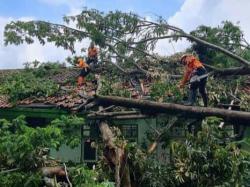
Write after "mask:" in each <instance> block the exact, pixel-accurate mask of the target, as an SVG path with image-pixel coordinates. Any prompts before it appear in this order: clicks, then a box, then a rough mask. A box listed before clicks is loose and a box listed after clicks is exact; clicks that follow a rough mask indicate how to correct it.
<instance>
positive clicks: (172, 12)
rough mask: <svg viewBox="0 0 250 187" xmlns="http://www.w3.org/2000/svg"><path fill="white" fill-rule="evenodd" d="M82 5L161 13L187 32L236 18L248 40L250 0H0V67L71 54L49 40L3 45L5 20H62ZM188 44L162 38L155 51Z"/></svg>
mask: <svg viewBox="0 0 250 187" xmlns="http://www.w3.org/2000/svg"><path fill="white" fill-rule="evenodd" d="M84 7H88V8H95V9H98V10H101V11H104V12H108V11H112V10H121V11H124V12H130V11H132V12H135V13H137V14H139V15H141V16H144V17H149V18H152V19H153V18H155V17H156V16H162V17H163V18H165V19H166V20H167V21H168V22H169V23H170V24H172V25H175V26H178V27H181V28H182V29H184V30H185V31H187V32H190V31H191V30H194V29H195V28H196V27H197V26H199V25H208V26H217V25H219V24H220V23H221V21H225V20H229V21H232V22H233V23H237V22H239V26H240V27H241V29H242V30H243V32H244V34H245V37H246V39H247V40H248V41H249V42H250V24H249V20H250V11H249V10H248V9H249V7H250V0H0V69H15V68H22V67H23V63H25V62H31V61H34V60H39V61H43V62H45V61H61V62H62V61H64V59H65V58H66V57H68V56H70V55H72V54H71V53H70V52H69V51H65V50H63V49H62V48H56V47H55V46H53V44H46V45H44V46H42V45H40V44H39V43H37V42H36V43H34V44H32V45H27V44H23V45H19V46H14V45H9V46H4V37H3V32H4V26H5V25H6V24H7V23H9V22H10V21H13V20H22V21H29V20H45V21H50V22H55V23H62V17H63V16H64V15H76V14H78V13H80V12H81V9H82V8H84ZM79 45H83V46H87V45H88V44H87V43H86V42H85V43H83V44H79ZM189 45H190V44H189V43H188V42H187V41H185V40H182V41H181V42H177V43H172V44H169V42H168V41H166V40H162V41H160V42H159V43H158V44H157V49H156V51H157V52H158V53H159V54H161V55H171V54H173V53H174V52H177V51H182V50H184V49H185V48H186V47H188V46H189ZM79 48H80V46H79Z"/></svg>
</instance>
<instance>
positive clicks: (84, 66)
mask: <svg viewBox="0 0 250 187" xmlns="http://www.w3.org/2000/svg"><path fill="white" fill-rule="evenodd" d="M78 67H80V68H81V72H80V75H79V76H78V80H77V85H78V86H79V87H80V86H82V85H84V84H85V81H86V80H85V77H86V76H87V75H88V74H89V72H90V69H89V65H88V64H87V63H86V61H85V60H84V59H83V58H79V59H78Z"/></svg>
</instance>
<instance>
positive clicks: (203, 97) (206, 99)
mask: <svg viewBox="0 0 250 187" xmlns="http://www.w3.org/2000/svg"><path fill="white" fill-rule="evenodd" d="M201 97H202V100H203V104H204V107H207V104H208V96H207V94H206V93H204V94H201Z"/></svg>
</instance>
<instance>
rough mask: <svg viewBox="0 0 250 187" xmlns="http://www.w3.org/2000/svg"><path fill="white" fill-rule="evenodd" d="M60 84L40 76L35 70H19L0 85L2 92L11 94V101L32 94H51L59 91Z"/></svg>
mask: <svg viewBox="0 0 250 187" xmlns="http://www.w3.org/2000/svg"><path fill="white" fill-rule="evenodd" d="M58 88H59V87H58V85H57V84H55V83H53V82H52V81H50V80H48V79H45V78H40V77H37V76H35V75H34V73H33V72H26V71H24V72H17V73H15V74H11V75H10V76H8V77H7V78H6V80H5V81H4V83H3V84H1V86H0V91H1V93H2V94H6V95H8V96H9V98H10V101H11V102H15V101H18V100H22V99H25V98H27V97H30V96H37V97H39V96H46V97H47V96H50V95H53V94H55V93H56V92H57V90H58Z"/></svg>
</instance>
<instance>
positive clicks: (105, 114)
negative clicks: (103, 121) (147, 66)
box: [88, 111, 139, 117]
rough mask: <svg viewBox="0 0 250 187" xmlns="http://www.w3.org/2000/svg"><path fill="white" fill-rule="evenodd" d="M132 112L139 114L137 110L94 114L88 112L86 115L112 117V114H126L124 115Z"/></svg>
mask: <svg viewBox="0 0 250 187" xmlns="http://www.w3.org/2000/svg"><path fill="white" fill-rule="evenodd" d="M132 114H139V112H138V111H122V112H98V113H94V114H89V115H88V117H95V116H101V117H113V116H126V115H132Z"/></svg>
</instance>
